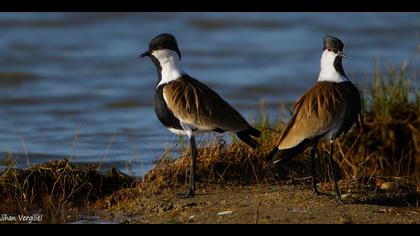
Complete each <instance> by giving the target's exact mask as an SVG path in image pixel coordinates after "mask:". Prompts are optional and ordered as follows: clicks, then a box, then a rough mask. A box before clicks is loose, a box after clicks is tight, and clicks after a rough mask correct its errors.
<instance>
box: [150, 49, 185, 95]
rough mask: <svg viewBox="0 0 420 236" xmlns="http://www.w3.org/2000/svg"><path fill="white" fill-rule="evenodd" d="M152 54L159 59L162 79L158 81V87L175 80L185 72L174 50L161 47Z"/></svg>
mask: <svg viewBox="0 0 420 236" xmlns="http://www.w3.org/2000/svg"><path fill="white" fill-rule="evenodd" d="M152 55H153V56H154V57H155V58H156V59H157V60H158V61H159V64H160V67H161V68H162V70H161V72H160V73H161V76H162V79H161V80H160V81H159V84H158V87H159V86H160V85H162V84H166V83H169V82H171V81H173V80H176V79H178V78H179V77H181V76H182V75H183V74H185V72H184V70H183V69H182V67H181V61H180V59H179V56H178V54H177V53H176V52H175V51H173V50H170V49H163V50H158V51H154V52H153V53H152Z"/></svg>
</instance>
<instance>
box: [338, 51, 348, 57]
mask: <svg viewBox="0 0 420 236" xmlns="http://www.w3.org/2000/svg"><path fill="white" fill-rule="evenodd" d="M337 55H338V56H339V57H342V58H346V55H345V54H344V53H343V52H340V51H339V52H338V53H337Z"/></svg>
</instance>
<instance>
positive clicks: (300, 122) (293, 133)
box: [267, 35, 361, 202]
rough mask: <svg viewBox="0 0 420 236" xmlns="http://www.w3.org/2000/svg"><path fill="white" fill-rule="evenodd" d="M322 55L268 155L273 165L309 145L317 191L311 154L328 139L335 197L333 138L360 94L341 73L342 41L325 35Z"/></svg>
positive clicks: (350, 117)
mask: <svg viewBox="0 0 420 236" xmlns="http://www.w3.org/2000/svg"><path fill="white" fill-rule="evenodd" d="M323 41H324V47H323V53H322V57H321V71H320V73H319V76H318V81H317V82H316V84H315V85H314V86H313V87H312V88H311V89H310V90H309V91H307V92H306V93H305V94H304V95H303V96H302V97H301V98H300V99H299V100H298V101H297V102H296V103H295V104H294V106H293V111H294V112H293V116H292V118H291V119H290V121H289V122H288V124H287V126H286V128H285V129H284V131H283V133H282V135H281V136H280V140H279V142H278V145H277V146H276V147H275V148H274V149H273V151H271V153H270V154H269V155H268V157H267V159H268V160H271V163H272V164H273V166H276V165H278V164H280V163H284V162H285V161H287V160H289V159H291V158H293V157H295V156H296V155H298V154H299V153H301V152H303V151H304V150H305V149H306V148H307V147H310V146H312V147H313V148H312V150H311V154H310V155H311V162H312V163H311V165H312V188H313V191H314V192H315V193H316V194H318V193H319V192H318V190H317V189H316V180H315V167H314V158H315V152H316V148H317V145H318V142H319V141H320V140H327V141H329V143H330V148H329V149H330V150H329V165H330V168H331V171H332V176H333V180H334V184H335V192H336V197H337V201H339V202H341V197H340V192H339V189H338V186H337V180H336V177H335V176H336V175H335V171H334V168H333V166H332V158H333V151H334V140H335V139H336V138H338V137H339V136H340V135H342V134H344V133H346V132H347V131H348V130H349V129H350V128H351V127H352V125H353V123H354V122H355V121H356V120H357V117H358V115H359V114H360V112H361V103H360V94H359V91H358V89H357V88H356V86H354V85H353V83H352V82H351V81H350V79H349V78H348V77H347V76H346V74H345V73H344V69H343V65H342V59H343V58H345V55H344V53H343V48H344V44H343V42H342V41H341V40H340V39H338V38H336V37H333V36H329V35H327V36H325V37H324V39H323Z"/></svg>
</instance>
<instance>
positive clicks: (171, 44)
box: [149, 33, 181, 59]
mask: <svg viewBox="0 0 420 236" xmlns="http://www.w3.org/2000/svg"><path fill="white" fill-rule="evenodd" d="M162 49H171V50H173V51H175V52H177V53H178V56H179V58H180V59H181V52H180V51H179V48H178V43H177V42H176V39H175V36H173V35H172V34H169V33H163V34H159V35H158V36H156V37H154V38H153V39H152V40H150V43H149V52H153V51H157V50H162Z"/></svg>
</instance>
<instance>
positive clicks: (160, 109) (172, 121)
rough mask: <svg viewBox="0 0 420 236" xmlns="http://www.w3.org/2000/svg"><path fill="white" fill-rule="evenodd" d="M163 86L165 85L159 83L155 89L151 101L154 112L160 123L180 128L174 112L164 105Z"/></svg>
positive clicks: (168, 126)
mask: <svg viewBox="0 0 420 236" xmlns="http://www.w3.org/2000/svg"><path fill="white" fill-rule="evenodd" d="M163 87H165V85H161V86H159V87H157V88H156V90H155V98H154V102H153V107H154V108H155V113H156V115H157V117H158V118H159V120H160V122H162V124H163V125H164V126H166V127H167V128H174V129H179V130H182V127H181V124H180V122H179V120H178V119H177V118H176V117H175V116H174V114H173V113H172V112H171V110H169V108H168V106H167V105H166V102H165V99H164V98H163Z"/></svg>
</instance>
